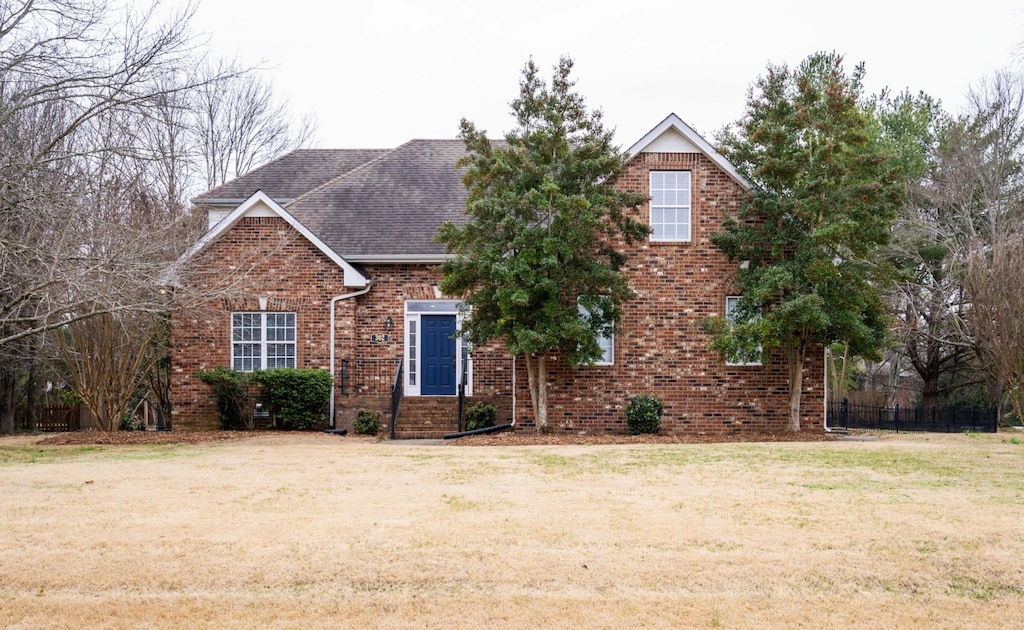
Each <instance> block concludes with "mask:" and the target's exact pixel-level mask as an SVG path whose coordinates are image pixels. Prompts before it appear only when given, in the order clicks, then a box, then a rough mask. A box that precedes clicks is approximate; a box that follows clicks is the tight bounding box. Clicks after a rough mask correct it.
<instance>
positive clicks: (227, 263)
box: [171, 217, 352, 429]
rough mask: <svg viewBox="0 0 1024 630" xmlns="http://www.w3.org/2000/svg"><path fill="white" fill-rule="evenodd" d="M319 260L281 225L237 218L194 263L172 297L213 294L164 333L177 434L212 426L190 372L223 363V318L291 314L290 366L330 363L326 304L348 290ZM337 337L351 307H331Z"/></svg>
mask: <svg viewBox="0 0 1024 630" xmlns="http://www.w3.org/2000/svg"><path fill="white" fill-rule="evenodd" d="M351 290H352V289H346V288H345V286H344V275H343V273H342V270H341V269H340V268H338V266H337V265H335V264H334V263H333V262H332V261H331V260H330V259H329V258H327V256H325V255H324V254H323V253H321V252H320V251H319V250H317V249H316V248H315V247H314V246H313V245H312V244H311V243H310V242H309V241H307V240H306V239H305V238H304V237H302V236H301V235H300V234H298V233H297V232H295V231H294V230H293V229H292V228H291V227H290V226H289V225H288V224H287V223H285V221H284V220H282V219H278V218H268V217H249V218H243V219H242V220H241V221H240V222H239V223H238V224H237V225H235V226H234V227H233V228H232V229H231V230H230V231H229V232H228V233H226V234H225V235H224V236H223V237H222V238H221V239H220V240H218V241H217V242H216V243H214V244H212V245H211V246H209V247H208V248H207V249H206V250H205V251H203V252H202V254H200V256H198V257H197V259H196V260H195V261H194V264H193V271H192V272H191V273H190V274H189V276H188V277H187V278H185V279H184V281H183V283H182V286H181V288H180V289H178V291H179V299H188V298H189V296H191V295H194V294H203V293H204V292H205V294H212V295H217V296H218V297H216V298H215V299H210V300H207V301H205V302H204V303H203V304H200V305H197V306H195V307H194V308H190V309H188V310H186V311H184V312H181V313H177V314H176V315H175V316H174V319H173V323H174V327H173V330H172V334H171V344H172V345H171V348H172V349H171V370H172V374H171V390H172V395H171V404H172V413H171V418H172V422H173V426H174V427H175V428H179V429H186V428H188V429H192V428H202V429H211V428H216V427H217V416H216V412H215V410H214V408H213V406H212V404H211V401H210V400H209V397H208V391H209V389H208V388H207V386H206V385H205V384H204V383H202V382H201V381H200V380H199V379H198V378H196V376H195V375H196V372H199V371H201V370H205V369H209V368H212V367H215V366H225V367H229V366H230V365H231V313H232V312H233V311H259V310H261V308H260V298H265V299H266V301H267V306H266V311H268V312H271V311H288V312H295V313H296V322H295V324H296V348H295V355H296V356H295V358H296V367H300V368H316V369H327V368H328V367H329V365H330V354H329V350H328V345H329V344H328V339H329V334H330V326H329V322H330V313H329V310H328V309H329V307H330V298H331V297H333V296H335V295H339V294H342V293H346V292H349V291H351ZM338 319H339V320H340V321H339V326H338V330H339V334H340V335H341V336H345V334H346V333H347V335H348V337H349V338H350V337H351V328H352V315H351V306H349V305H342V306H341V307H340V308H339V309H338Z"/></svg>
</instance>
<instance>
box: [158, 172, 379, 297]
mask: <svg viewBox="0 0 1024 630" xmlns="http://www.w3.org/2000/svg"><path fill="white" fill-rule="evenodd" d="M247 217H277V218H281V219H284V221H285V222H286V223H288V225H290V226H291V227H292V228H293V229H294V230H295V231H297V232H298V233H299V234H301V235H302V236H303V237H305V238H306V240H308V241H309V242H310V243H312V245H313V246H314V247H315V248H316V249H318V250H320V252H322V253H323V254H324V255H325V256H327V257H328V258H329V259H330V260H331V261H332V262H333V263H334V264H336V265H338V267H340V268H341V269H342V271H343V273H344V283H345V286H346V287H360V288H361V287H365V286H368V285H369V283H370V281H369V278H367V277H366V276H365V275H364V274H363V273H362V272H360V271H359V270H358V269H356V268H355V267H353V266H352V265H351V264H349V262H348V261H346V260H345V259H344V258H342V257H341V256H339V255H338V254H337V253H336V252H335V251H334V250H332V249H331V248H330V247H328V246H327V245H326V244H325V243H324V242H323V241H322V240H320V238H319V237H318V236H317V235H316V234H314V233H313V232H311V231H310V230H309V229H308V228H307V227H306V226H305V225H303V224H302V223H301V222H300V221H299V220H298V219H296V218H295V217H294V216H292V214H291V213H289V212H288V211H287V210H285V209H284V208H283V207H282V206H281V205H280V204H278V203H277V202H276V201H274V200H273V199H271V198H270V197H269V196H267V195H266V194H265V193H263V192H262V191H256V192H255V193H254V194H253V195H252V196H250V197H249V198H248V199H246V200H245V201H244V202H242V203H241V204H239V206H238V207H237V208H235V209H234V210H232V211H231V213H230V214H228V215H227V216H226V217H224V218H223V219H221V220H220V221H218V222H217V224H216V225H215V226H213V228H211V229H210V231H208V232H207V233H206V234H205V235H203V237H202V238H201V239H199V241H198V242H196V244H195V245H193V246H192V247H190V248H189V249H188V251H186V252H185V253H184V254H182V255H181V257H180V258H178V260H177V261H176V262H175V264H174V266H173V268H172V270H171V271H170V272H169V273H168V274H167V277H166V278H165V280H166V281H167V283H168V284H171V283H173V282H174V281H175V280H176V276H177V273H178V271H177V270H179V269H180V268H181V266H182V265H183V264H184V263H185V262H186V261H187V260H189V259H191V258H192V257H194V256H196V255H197V254H199V252H201V251H203V250H204V249H206V248H207V247H209V246H210V245H211V244H213V243H215V242H217V240H218V239H220V238H221V237H222V236H223V235H224V234H226V233H227V232H228V231H230V230H231V228H233V227H234V226H235V225H236V224H237V223H238V222H239V221H241V220H242V219H243V218H247Z"/></svg>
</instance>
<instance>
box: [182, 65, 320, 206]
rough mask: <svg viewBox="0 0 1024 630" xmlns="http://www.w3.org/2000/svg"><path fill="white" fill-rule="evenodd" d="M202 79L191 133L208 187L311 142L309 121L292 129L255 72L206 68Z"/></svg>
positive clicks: (284, 107)
mask: <svg viewBox="0 0 1024 630" xmlns="http://www.w3.org/2000/svg"><path fill="white" fill-rule="evenodd" d="M205 74H206V76H208V77H210V80H209V81H207V82H204V84H203V85H202V87H200V89H198V90H197V91H196V94H195V96H194V99H195V108H194V109H195V122H194V125H195V127H194V130H195V134H196V138H197V142H198V146H199V154H200V158H201V161H202V166H203V169H204V173H205V176H206V179H205V182H204V183H205V185H206V187H207V188H214V187H216V186H219V185H220V184H223V183H224V182H226V181H227V180H229V179H231V178H233V177H236V176H238V175H243V174H245V173H247V172H248V171H250V170H251V169H252V168H253V167H255V166H257V165H259V164H263V163H264V162H268V161H270V160H272V159H274V158H276V157H278V156H280V155H282V154H284V153H287V152H288V151H291V150H292V149H297V148H299V147H301V146H303V145H305V144H307V143H308V142H309V141H310V140H311V139H312V137H313V134H314V133H315V130H316V124H315V122H314V121H313V119H312V118H310V117H303V118H302V119H301V120H300V122H299V124H298V126H293V125H292V124H291V123H290V116H289V113H288V102H287V100H286V99H279V98H277V97H276V96H275V95H274V91H273V87H272V86H271V84H270V83H269V82H267V81H266V80H264V79H263V78H261V77H260V76H259V75H258V74H257V73H256V72H255V71H252V70H239V69H238V68H237V66H236V65H234V64H231V63H226V62H221V63H220V64H218V65H216V66H212V67H207V68H206V70H205ZM216 77H223V78H219V79H217V78H216Z"/></svg>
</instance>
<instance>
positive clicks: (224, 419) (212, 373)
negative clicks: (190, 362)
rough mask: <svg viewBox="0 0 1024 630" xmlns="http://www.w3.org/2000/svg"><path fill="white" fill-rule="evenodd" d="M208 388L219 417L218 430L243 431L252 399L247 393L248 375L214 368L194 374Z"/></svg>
mask: <svg viewBox="0 0 1024 630" xmlns="http://www.w3.org/2000/svg"><path fill="white" fill-rule="evenodd" d="M196 376H197V377H198V378H199V380H201V381H202V382H204V383H206V384H207V385H209V387H210V398H212V399H213V402H214V405H215V406H216V408H217V414H218V416H220V428H221V429H224V430H234V429H244V428H247V427H248V426H249V423H250V420H251V419H250V418H249V417H248V416H249V414H248V410H249V408H250V405H251V403H252V397H251V396H250V394H249V392H248V385H249V382H250V378H249V375H248V374H246V373H244V372H237V371H235V370H232V369H230V368H226V367H215V368H210V369H209V370H204V371H202V372H199V373H197V374H196Z"/></svg>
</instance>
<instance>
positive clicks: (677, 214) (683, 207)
mask: <svg viewBox="0 0 1024 630" xmlns="http://www.w3.org/2000/svg"><path fill="white" fill-rule="evenodd" d="M690 219H691V212H690V171H651V240H652V241H689V240H690V232H691V224H690Z"/></svg>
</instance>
